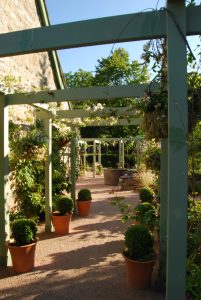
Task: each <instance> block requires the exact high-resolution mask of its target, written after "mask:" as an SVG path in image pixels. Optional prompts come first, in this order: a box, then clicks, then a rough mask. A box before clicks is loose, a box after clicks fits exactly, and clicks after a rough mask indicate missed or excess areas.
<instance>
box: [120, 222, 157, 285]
mask: <svg viewBox="0 0 201 300" xmlns="http://www.w3.org/2000/svg"><path fill="white" fill-rule="evenodd" d="M153 245H154V239H153V237H152V235H151V233H150V232H149V230H148V229H147V228H146V227H144V226H142V225H131V226H130V227H128V229H127V230H126V231H125V249H124V251H123V256H124V258H125V262H126V269H127V280H128V284H129V285H130V286H131V287H133V288H135V289H147V288H149V287H150V285H151V278H152V272H153V266H154V263H155V260H154V251H153Z"/></svg>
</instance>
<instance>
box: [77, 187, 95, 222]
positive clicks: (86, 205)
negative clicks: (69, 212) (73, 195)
mask: <svg viewBox="0 0 201 300" xmlns="http://www.w3.org/2000/svg"><path fill="white" fill-rule="evenodd" d="M91 200H92V197H91V191H90V190H89V189H81V190H80V191H79V192H78V199H77V209H78V213H79V215H80V216H83V217H85V216H88V215H89V213H90V208H91Z"/></svg>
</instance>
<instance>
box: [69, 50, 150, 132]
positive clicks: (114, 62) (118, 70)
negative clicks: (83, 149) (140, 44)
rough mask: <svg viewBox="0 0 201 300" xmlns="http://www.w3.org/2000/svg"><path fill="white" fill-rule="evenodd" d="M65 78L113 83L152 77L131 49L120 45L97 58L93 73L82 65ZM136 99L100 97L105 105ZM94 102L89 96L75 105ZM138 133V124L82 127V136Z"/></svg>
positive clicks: (80, 83) (74, 82)
mask: <svg viewBox="0 0 201 300" xmlns="http://www.w3.org/2000/svg"><path fill="white" fill-rule="evenodd" d="M65 78H66V83H67V86H68V87H92V86H114V85H127V84H133V83H145V82H147V81H148V80H149V74H148V71H147V67H146V66H145V65H142V64H140V63H139V62H138V61H136V60H133V61H131V60H130V57H129V53H128V52H127V51H126V50H125V49H124V48H118V49H116V50H114V52H112V53H111V55H109V56H108V57H106V58H101V59H99V60H98V64H97V66H96V67H95V72H94V73H92V72H89V71H84V70H81V69H80V70H79V71H78V72H75V73H72V72H69V73H66V74H65ZM135 102H136V100H135V98H126V99H122V98H119V99H115V100H108V99H105V100H103V101H101V104H102V106H103V107H124V106H133V105H134V104H135ZM95 105H97V101H93V100H90V101H89V100H88V101H87V100H86V101H84V102H83V101H82V102H81V101H76V102H74V103H73V104H72V107H73V108H74V109H76V108H82V109H84V108H88V107H90V108H92V107H94V106H95ZM78 117H79V116H78ZM137 133H138V128H137V127H136V126H124V127H112V128H111V127H110V128H109V127H101V128H100V127H94V128H93V130H91V129H88V128H82V129H81V135H82V137H92V136H93V137H101V136H110V137H127V136H135V135H136V134H137ZM91 135H92V136H91Z"/></svg>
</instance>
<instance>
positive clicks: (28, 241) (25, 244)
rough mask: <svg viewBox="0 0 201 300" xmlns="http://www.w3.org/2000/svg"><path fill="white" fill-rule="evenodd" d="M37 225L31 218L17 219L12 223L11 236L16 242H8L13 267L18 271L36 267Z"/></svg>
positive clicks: (26, 270)
mask: <svg viewBox="0 0 201 300" xmlns="http://www.w3.org/2000/svg"><path fill="white" fill-rule="evenodd" d="M36 234H37V225H36V222H35V221H33V220H31V219H25V218H24V219H17V220H15V221H13V222H12V223H11V237H12V238H13V239H14V242H12V243H9V244H8V249H9V251H10V254H11V258H12V263H13V268H14V270H15V271H16V272H18V273H23V272H28V271H31V270H32V269H33V268H34V262H35V249H36V241H37V237H36Z"/></svg>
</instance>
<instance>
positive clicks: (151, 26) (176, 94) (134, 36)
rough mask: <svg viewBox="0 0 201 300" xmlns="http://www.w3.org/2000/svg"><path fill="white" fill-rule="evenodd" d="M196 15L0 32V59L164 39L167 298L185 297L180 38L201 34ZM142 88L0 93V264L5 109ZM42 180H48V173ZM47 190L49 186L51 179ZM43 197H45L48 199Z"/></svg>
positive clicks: (172, 9) (4, 230) (166, 13)
mask: <svg viewBox="0 0 201 300" xmlns="http://www.w3.org/2000/svg"><path fill="white" fill-rule="evenodd" d="M200 15H201V6H195V7H188V8H186V7H185V1H184V0H167V7H166V9H163V10H160V11H153V12H145V13H140V14H139V13H138V14H129V15H123V16H114V17H106V18H100V19H95V20H86V21H79V22H73V23H67V24H61V25H54V26H49V27H48V26H47V27H43V28H35V29H28V30H23V31H17V32H11V33H4V34H1V35H0V57H7V56H12V55H22V54H28V53H34V52H41V51H49V50H55V49H69V48H75V47H85V46H93V45H101V44H110V43H119V42H127V41H136V40H147V39H155V38H164V37H166V38H167V52H168V139H167V140H163V141H162V153H163V154H162V157H163V159H162V162H163V163H162V165H163V166H164V170H165V172H164V173H163V175H162V181H161V183H162V184H161V202H162V203H161V204H162V209H161V219H162V220H163V221H162V224H161V228H160V230H161V232H162V236H164V237H165V236H166V223H167V285H166V286H167V292H166V293H167V299H168V300H172V299H178V300H183V299H185V274H186V267H185V265H186V237H187V231H186V227H187V199H188V193H187V173H188V163H187V137H188V107H187V83H186V73H187V59H186V35H195V34H201V24H200ZM80 29H81V30H80ZM146 88H147V86H145V85H132V86H113V87H94V88H76V89H67V90H60V91H47V92H38V93H30V94H23V95H22V94H21V95H20V94H15V95H2V94H1V95H0V138H1V144H0V220H1V223H0V265H6V264H7V248H6V246H5V241H6V240H8V239H9V213H8V207H7V204H8V197H9V196H8V194H9V186H8V175H9V170H8V156H9V147H8V106H9V105H17V104H32V103H47V102H62V101H76V100H84V99H93V100H94V99H99V100H100V99H105V98H106V99H115V98H120V97H136V96H142V94H143V93H144V91H145V90H146ZM181 116H182V120H181ZM78 117H79V116H78ZM50 123H51V120H49V119H47V121H46V125H45V128H46V134H51V132H50V131H51V129H50ZM50 151H51V150H50V147H49V154H51V153H50ZM50 164H51V162H50V161H47V166H48V165H50ZM47 170H48V168H47ZM46 177H47V178H48V174H46ZM48 180H50V177H49V179H48ZM49 185H50V187H51V184H50V182H49ZM50 192H51V188H50V189H49V190H48V193H50ZM48 197H50V195H47V198H48ZM161 242H164V241H161ZM163 251H165V247H163Z"/></svg>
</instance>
